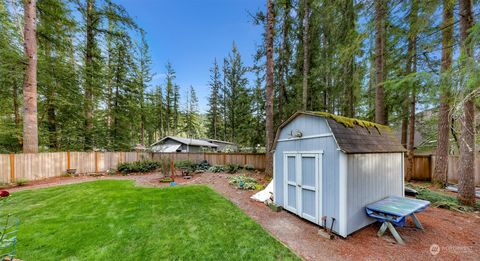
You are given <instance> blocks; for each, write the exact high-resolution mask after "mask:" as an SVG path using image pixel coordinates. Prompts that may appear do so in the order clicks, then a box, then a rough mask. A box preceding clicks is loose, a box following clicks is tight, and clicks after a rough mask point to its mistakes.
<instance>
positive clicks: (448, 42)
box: [432, 0, 455, 187]
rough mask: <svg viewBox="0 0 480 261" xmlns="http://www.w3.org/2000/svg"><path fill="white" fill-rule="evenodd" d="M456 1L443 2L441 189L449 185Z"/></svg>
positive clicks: (438, 177)
mask: <svg viewBox="0 0 480 261" xmlns="http://www.w3.org/2000/svg"><path fill="white" fill-rule="evenodd" d="M454 2H455V1H454V0H443V23H442V28H444V29H443V30H442V64H441V75H440V77H441V79H442V80H441V82H440V86H441V87H442V88H441V94H440V111H439V113H438V114H439V116H438V139H437V140H438V142H437V152H436V160H435V170H434V174H433V177H432V178H433V181H434V183H435V184H436V185H438V186H439V187H444V186H445V185H446V183H447V171H448V151H449V147H450V135H449V134H450V95H451V94H450V86H449V85H450V84H449V80H448V79H449V77H448V72H449V71H450V67H451V65H452V53H453V52H452V51H453V50H452V49H453V48H452V44H453V27H452V26H450V25H451V24H453V22H454V21H453V20H454V18H453V7H454V5H455V3H454Z"/></svg>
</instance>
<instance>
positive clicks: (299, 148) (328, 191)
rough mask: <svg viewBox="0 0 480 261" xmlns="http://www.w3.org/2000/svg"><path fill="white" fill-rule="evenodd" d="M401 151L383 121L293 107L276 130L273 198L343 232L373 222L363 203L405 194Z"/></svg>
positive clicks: (294, 211)
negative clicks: (376, 121) (300, 109)
mask: <svg viewBox="0 0 480 261" xmlns="http://www.w3.org/2000/svg"><path fill="white" fill-rule="evenodd" d="M404 152H405V150H404V148H403V146H402V145H401V144H400V142H399V141H398V140H397V138H396V137H395V134H394V132H393V131H392V130H391V129H390V128H389V127H387V126H383V125H379V124H375V123H371V122H367V121H361V120H357V119H351V118H346V117H340V116H335V115H332V114H328V113H322V112H297V113H295V114H294V115H292V116H291V117H290V118H289V119H288V120H287V121H285V122H284V123H283V124H282V125H281V126H280V127H279V129H278V131H277V135H276V139H275V145H274V186H273V195H274V202H275V204H277V205H279V206H282V207H283V208H284V209H286V210H287V211H290V212H292V213H294V214H296V215H298V216H300V217H302V218H304V219H307V220H309V221H311V222H313V223H316V224H318V225H320V226H327V227H328V228H330V227H331V226H333V231H334V232H335V233H337V234H338V235H340V236H342V237H346V236H347V235H349V234H351V233H353V232H355V231H357V230H359V229H361V228H363V227H365V226H367V225H369V224H371V223H373V222H375V220H374V219H372V218H370V217H368V216H367V215H366V213H365V206H366V205H367V204H369V203H372V202H375V201H377V200H380V199H383V198H385V197H388V196H391V195H397V196H404V181H403V175H404V173H403V171H404V170H403V161H404ZM323 217H325V218H326V222H325V223H324V221H323V220H324V219H323ZM332 223H333V224H332Z"/></svg>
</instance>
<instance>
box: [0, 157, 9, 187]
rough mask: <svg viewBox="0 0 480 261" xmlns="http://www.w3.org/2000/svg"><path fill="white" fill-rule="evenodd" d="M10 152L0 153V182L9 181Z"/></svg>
mask: <svg viewBox="0 0 480 261" xmlns="http://www.w3.org/2000/svg"><path fill="white" fill-rule="evenodd" d="M10 165H11V164H10V154H0V174H1V175H0V182H1V184H6V183H10V182H11V181H10V173H11V172H10Z"/></svg>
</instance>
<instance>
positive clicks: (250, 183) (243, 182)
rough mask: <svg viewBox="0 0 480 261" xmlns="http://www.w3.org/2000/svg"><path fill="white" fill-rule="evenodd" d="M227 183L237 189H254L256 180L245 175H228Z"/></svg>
mask: <svg viewBox="0 0 480 261" xmlns="http://www.w3.org/2000/svg"><path fill="white" fill-rule="evenodd" d="M228 179H229V182H228V183H229V184H230V185H233V186H234V187H236V188H239V189H245V190H254V189H256V188H257V180H256V179H254V178H251V177H246V176H243V175H242V176H233V177H229V178H228Z"/></svg>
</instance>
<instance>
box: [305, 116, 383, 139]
mask: <svg viewBox="0 0 480 261" xmlns="http://www.w3.org/2000/svg"><path fill="white" fill-rule="evenodd" d="M307 113H309V114H314V115H317V116H322V117H325V118H328V119H332V120H334V121H336V122H338V123H340V124H342V125H344V126H345V127H348V128H353V127H355V125H357V126H360V127H363V128H366V129H367V130H368V131H369V132H370V129H369V128H375V129H377V131H378V133H379V134H382V132H381V130H390V128H389V127H388V126H385V125H382V124H378V123H375V122H371V121H365V120H360V119H355V118H348V117H344V116H339V115H335V114H331V113H328V112H322V111H309V112H307Z"/></svg>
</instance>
